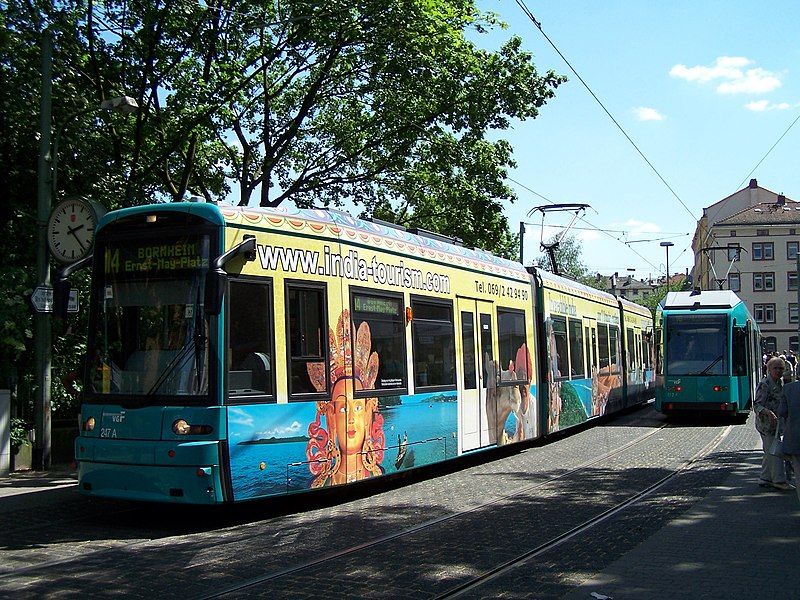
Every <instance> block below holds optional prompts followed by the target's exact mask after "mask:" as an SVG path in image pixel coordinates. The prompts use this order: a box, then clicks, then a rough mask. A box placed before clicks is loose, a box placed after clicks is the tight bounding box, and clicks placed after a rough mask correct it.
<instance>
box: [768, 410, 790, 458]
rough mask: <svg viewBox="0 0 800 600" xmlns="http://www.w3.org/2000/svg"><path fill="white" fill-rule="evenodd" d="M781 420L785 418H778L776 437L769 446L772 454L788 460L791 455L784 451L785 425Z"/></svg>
mask: <svg viewBox="0 0 800 600" xmlns="http://www.w3.org/2000/svg"><path fill="white" fill-rule="evenodd" d="M781 421H783V419H778V425H777V427H776V428H775V438H774V439H773V440H772V444H771V445H770V447H769V453H770V454H771V455H772V456H777V457H778V458H782V459H784V460H788V459H789V456H787V455H786V454H784V453H783V427H782V426H781V425H782V423H781Z"/></svg>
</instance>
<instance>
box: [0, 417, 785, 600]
mask: <svg viewBox="0 0 800 600" xmlns="http://www.w3.org/2000/svg"><path fill="white" fill-rule="evenodd" d="M664 424H665V421H664V418H663V417H662V416H660V415H657V414H655V413H654V412H653V410H652V408H651V407H650V406H647V407H645V408H643V409H641V410H638V411H635V412H632V413H630V414H627V415H623V416H621V417H618V418H616V419H613V420H610V421H606V422H604V423H602V424H600V425H599V426H596V427H593V428H589V429H585V430H583V431H579V432H577V433H576V434H573V435H570V436H566V437H563V438H561V439H557V440H555V441H552V442H550V443H548V444H544V445H536V446H534V447H530V448H527V449H525V450H524V451H522V452H515V453H509V454H507V455H505V456H502V457H501V458H498V459H496V460H491V461H483V462H482V461H481V460H480V458H479V457H475V458H473V459H471V460H470V461H465V462H463V463H462V464H461V465H460V466H461V467H465V468H462V469H461V470H457V471H453V472H450V473H449V474H446V475H441V476H438V477H433V478H429V479H421V478H420V477H418V476H417V477H415V478H414V480H413V481H412V482H411V483H410V484H408V485H403V486H397V485H395V486H393V487H392V488H390V489H387V488H386V486H383V487H381V488H377V487H376V486H372V485H367V486H359V489H357V490H349V492H355V491H357V492H358V493H359V497H353V496H352V494H350V498H349V499H347V500H346V501H345V499H344V498H342V496H341V494H309V495H305V496H302V497H294V498H292V499H290V500H289V501H285V502H254V503H248V504H242V505H237V506H233V507H225V509H226V510H209V509H201V508H192V507H188V508H187V507H176V506H161V505H138V504H132V503H122V502H114V501H100V500H95V499H86V498H83V497H81V496H79V495H78V494H77V491H76V488H75V486H74V485H72V486H70V485H69V481H68V480H67V481H66V483H65V484H64V487H57V486H56V487H46V488H45V489H42V490H41V491H33V490H31V491H30V493H24V494H23V493H18V494H14V495H11V494H5V493H4V488H3V482H2V481H0V531H2V532H3V533H2V536H0V596H3V595H5V594H8V593H12V592H13V594H14V596H15V597H42V596H50V597H60V596H64V597H71V596H75V595H78V594H81V595H83V594H90V595H100V596H105V595H109V596H111V595H121V594H125V595H130V596H135V597H143V596H149V595H158V596H166V597H170V598H201V597H204V596H206V595H211V594H215V593H217V592H220V591H223V590H226V589H228V588H231V587H234V586H237V585H238V584H240V583H241V582H243V581H248V580H254V579H258V578H265V577H266V578H267V579H266V580H263V581H261V582H259V583H256V584H255V585H253V586H252V587H249V588H247V589H244V590H239V591H235V592H233V593H231V594H228V596H229V597H240V596H241V597H243V596H248V597H251V596H255V597H270V598H276V597H278V598H280V597H286V598H303V597H306V596H308V597H311V596H313V597H319V596H321V595H330V596H333V597H337V598H338V597H359V598H362V597H369V598H384V597H392V598H433V597H436V596H437V595H440V594H445V593H447V592H448V590H451V589H452V588H453V587H454V586H457V585H459V584H462V583H465V582H468V581H469V580H470V579H471V578H472V577H474V576H476V575H479V574H481V573H482V572H484V571H485V570H487V569H491V568H492V567H493V566H496V565H498V564H500V563H502V562H503V561H506V560H512V559H513V558H515V557H516V556H518V555H520V554H521V553H523V552H525V551H527V550H530V549H532V548H536V547H537V546H539V545H540V544H543V543H545V542H547V541H548V540H550V539H552V538H553V537H555V536H557V535H559V534H561V533H563V532H565V531H567V530H569V529H570V528H571V527H574V526H575V525H578V524H580V523H581V522H583V521H584V520H585V519H587V518H589V517H592V516H596V515H597V514H599V513H601V512H602V511H604V510H606V509H607V508H609V507H612V506H614V505H616V504H617V503H618V502H620V501H622V500H624V499H625V498H627V497H628V496H629V495H630V494H631V493H635V492H636V491H637V490H640V489H643V488H644V487H646V486H647V485H648V484H651V483H654V482H656V481H658V480H660V479H662V478H663V477H664V476H665V475H667V474H669V473H670V472H672V471H673V470H674V469H677V468H680V467H681V466H682V465H684V464H685V462H686V461H687V460H689V459H690V458H691V457H692V456H694V455H695V454H696V453H698V452H699V451H701V450H702V449H703V448H705V447H706V446H707V445H708V444H709V442H710V441H711V440H713V439H715V438H716V437H717V436H719V435H720V434H721V433H723V432H725V431H726V430H727V429H728V426H729V423H728V422H725V421H720V420H716V421H714V420H702V421H697V420H695V421H691V420H685V421H681V422H678V423H677V424H675V425H674V426H671V427H666V428H661V427H662V426H663V425H664ZM647 434H652V435H649V436H648V435H647ZM645 436H646V437H645ZM757 437H758V436H757V435H756V433H755V431H754V429H753V427H752V424H747V425H736V426H733V427H732V428H730V431H728V435H727V436H726V437H724V438H723V439H722V440H721V442H720V443H719V445H718V446H717V447H716V449H715V450H714V452H713V454H711V455H710V456H708V457H706V458H704V459H703V460H700V461H699V462H698V463H697V464H695V465H693V467H692V468H690V469H687V470H685V471H683V472H681V474H680V475H678V476H677V477H675V478H674V479H673V480H671V481H670V482H669V483H668V484H667V485H666V486H665V487H663V488H660V489H658V490H657V491H656V492H655V493H653V494H652V495H650V496H647V497H645V498H644V499H642V500H641V501H640V502H638V503H637V504H636V505H635V506H634V507H633V508H632V509H630V510H627V511H625V512H623V513H621V514H620V515H618V516H616V517H614V518H611V519H608V520H607V521H604V522H603V523H601V524H599V525H597V526H596V527H595V528H593V529H592V530H590V531H588V532H586V533H585V534H583V535H580V536H576V537H574V538H572V539H570V540H569V541H567V542H565V543H563V544H561V545H559V546H557V547H555V548H553V549H552V550H551V551H549V552H546V553H544V554H541V555H538V556H536V557H535V558H534V559H532V560H530V561H528V562H526V563H524V564H522V565H520V566H519V567H518V568H514V569H511V570H509V571H508V572H506V573H504V574H503V575H502V576H500V577H497V578H495V579H492V580H490V581H488V582H486V583H485V584H484V585H483V586H481V587H478V588H476V589H474V590H469V591H467V592H465V593H464V596H465V597H486V598H491V597H504V598H518V597H519V598H521V597H525V598H559V597H563V596H564V595H566V594H572V595H573V597H575V598H578V597H580V598H590V597H591V596H590V593H591V592H592V591H598V592H602V593H608V592H607V591H603V590H611V589H613V590H616V591H619V592H622V593H623V596H617V600H618V599H619V597H625V598H629V597H642V598H644V597H653V596H650V595H649V594H650V592H651V591H653V590H654V589H656V588H657V586H655V584H649V583H647V581H645V580H640V579H635V580H634V579H632V574H631V573H630V572H628V571H627V569H626V564H627V562H630V563H631V564H634V565H636V564H638V565H639V568H642V569H643V568H644V567H645V566H647V565H650V563H651V562H653V563H654V564H660V563H659V560H660V561H661V563H666V564H673V563H676V564H677V562H679V561H677V559H676V557H675V555H676V554H680V553H681V548H682V542H681V540H680V533H681V532H683V531H686V529H681V528H680V527H678V533H677V534H673V537H672V538H669V540H668V541H669V544H668V546H667V547H668V549H669V552H670V554H669V555H668V556H666V557H665V556H663V555H659V554H658V549H657V548H654V549H650V550H649V552H650V553H651V554H650V555H649V556H650V558H642V557H639V556H638V554H637V553H639V552H641V553H643V552H646V551H645V550H640V548H647V545H648V544H652V543H653V542H652V540H654V539H661V538H663V539H665V540H667V538H666V537H665V536H667V534H668V532H670V531H672V530H674V529H675V527H676V524H679V523H683V522H684V521H685V520H686V519H695V518H696V517H693V516H691V515H694V514H695V513H696V512H697V511H698V510H700V509H699V508H698V507H701V506H702V505H703V503H704V502H707V501H708V498H716V499H717V500H716V501H717V502H719V503H722V500H728V501H731V502H728V504H731V503H732V500H733V499H734V498H732V497H731V494H733V493H735V494H736V496H735V500H736V501H737V502H738V503H739V505H742V504H745V505H747V506H749V505H750V503H751V502H750V501H751V500H752V499H753V498H754V499H755V500H756V501H759V502H766V503H767V504H766V507H767V508H769V507H770V506H771V505H772V504H771V503H774V502H782V503H783V505H782V506H783V507H784V509H785V510H786V512H787V513H788V514H789V515H791V513H792V510H795V511H796V510H797V508H798V507H797V506H796V503H797V498H796V497H791V498H790V497H789V496H790V495H787V494H778V493H777V492H775V493H768V492H764V491H762V490H761V488H758V486H757V485H755V483H754V481H755V479H757V475H758V470H757V469H758V462H759V460H760V451H758V452H755V451H754V448H755V447H756V443H757ZM635 440H639V442H638V443H636V444H633V445H630V446H629V447H627V448H625V449H623V450H621V451H619V452H618V453H614V452H615V451H616V450H619V449H620V448H623V447H624V446H625V445H626V444H630V443H631V442H633V441H635ZM607 453H611V454H609V456H607V457H606V458H605V459H604V460H603V461H601V462H597V463H595V464H592V465H589V466H586V467H585V468H583V469H580V470H579V471H576V472H575V473H570V470H572V469H575V468H577V467H579V466H581V465H584V464H585V463H586V462H587V461H588V460H589V459H591V458H593V457H598V456H603V455H605V454H607ZM558 475H561V477H559V478H557V479H553V477H555V476H558ZM737 477H738V479H736V478H737ZM732 479H736V481H737V482H738V483H736V485H735V486H729V485H728V482H729V481H731V480H732ZM20 487H23V486H20ZM34 489H35V488H34ZM376 490H377V492H376ZM6 491H7V490H6ZM751 497H752V498H751ZM793 502H794V504H793ZM715 506H720V504H716V505H715ZM470 508H473V509H474V510H472V511H470V512H461V511H464V510H466V509H470ZM725 508H729V507H728V506H727V505H725ZM734 508H735V505H734ZM762 508H763V507H762ZM731 510H732V512H733V513H734V516H735V515H736V514H738V512H737V511H736V510H733V509H731ZM693 511H694V512H693ZM712 516H713V515H712ZM445 518H446V519H445ZM726 518H727V520H726V523H727V522H729V521H730V519H731V516H730V515H727V517H726ZM786 518H787V519H791V516H786ZM437 519H445V520H442V521H440V522H438V523H436V524H434V525H432V526H431V527H419V526H420V525H423V524H425V523H428V522H430V521H432V520H437ZM700 520H701V521H702V522H703V523H708V522H711V521H712V520H713V519H711V518H710V517H709V518H705V519H700ZM798 523H800V518H799V517H798V516H795V517H794V518H793V520H790V521H789V524H790V528H789V531H788V532H786V531H784V533H786V535H787V536H788V538H787V539H789V540H790V541H791V540H794V548H795V551H796V549H797V547H798V546H797V542H798V541H800V534H798V529H799V528H798ZM414 527H419V529H417V530H415V531H413V532H410V533H408V534H407V535H403V536H399V537H397V536H396V534H397V533H398V532H402V531H406V530H408V529H410V528H414ZM791 527H794V529H791ZM693 535H694V534H693ZM391 536H395V537H393V538H392V537H391ZM792 536H795V537H792ZM386 538H389V539H386ZM695 541H697V540H695ZM373 542H374V543H373ZM359 544H363V545H364V547H363V548H362V549H361V550H360V551H356V552H351V553H347V554H341V555H339V554H337V553H341V551H343V550H345V549H348V548H351V547H353V546H357V545H359ZM787 545H788V543H787ZM687 547H688V540H687ZM712 550H716V548H713V545H712V547H710V548H709V552H711V551H712ZM725 550H726V553H727V554H726V556H727V555H731V556H732V561H733V562H732V563H731V564H732V565H741V564H743V562H742V560H743V558H742V557H741V556H737V552H738V554H739V555H742V554H744V555H745V558H746V557H747V552H746V551H745V550H744V549H742V548H736V547H732V548H725ZM652 553H655V554H652ZM645 556H647V555H645ZM654 557H655V558H654ZM637 560H638V563H637V562H636V561H637ZM692 561H693V562H692V564H693V565H695V567H687V569H689V571H691V573H692V574H696V573H697V572H701V573H702V572H703V567H704V564H705V562H708V563H709V564H714V565H716V566H718V567H720V568H722V567H723V566H724V565H719V564H718V563H719V561H720V559H719V558H715V559H714V560H713V561H712V559H711V557H710V556H709V557H704V554H703V550H702V549H698V550H696V551H695V556H694V558H693V559H692ZM795 564H796V555H795ZM299 565H309V566H307V567H306V568H303V569H295V567H297V566H299ZM697 565H699V566H697ZM692 569H694V571H692ZM649 572H650V574H649V576H648V577H649V578H650V579H652V580H654V581H655V582H658V581H662V580H664V579H665V578H662V577H661V576H660V574H659V571H658V569H655V568H653V567H651V568H650V569H649ZM675 573H676V575H675V577H673V579H674V584H673V587H674V588H675V589H676V590H680V589H683V590H684V591H687V590H689V589H694V588H691V586H689V584H688V582H690V581H691V577H687V576H685V575H684V576H682V572H681V571H680V569H678V570H676V572H675ZM271 575H272V577H270V576H271ZM667 579H668V578H667ZM634 581H635V582H636V583H635V584H634V583H633V582H634ZM678 584H680V585H678ZM681 585H682V586H683V588H681V587H680V586H681ZM648 586H649V587H648ZM675 586H677V587H675ZM767 588H769V585H767ZM784 589H785V588H784ZM716 591H719V588H717V589H716ZM637 594H638V596H637ZM609 595H614V594H609ZM669 597H670V598H675V597H687V598H691V597H695V596H693V595H691V594H690V595H686V596H681V595H680V593H678V595H677V596H676V595H674V593H673V595H671V596H669ZM707 597H723V596H722V595H719V596H714V595H713V594H712V595H711V596H707ZM730 597H737V596H736V595H733V596H730ZM747 597H748V598H751V597H758V596H752V595H748V596H747ZM763 597H766V596H763ZM769 597H770V598H771V599H773V600H774V599H776V598H781V597H782V596H781V595H780V594H779V593H778V594H775V593H773V594H771V595H770V596H769ZM785 597H789V596H785Z"/></svg>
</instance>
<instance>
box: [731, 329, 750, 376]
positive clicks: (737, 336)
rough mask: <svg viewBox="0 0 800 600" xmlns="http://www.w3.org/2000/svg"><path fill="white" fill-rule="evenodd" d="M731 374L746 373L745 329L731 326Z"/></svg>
mask: <svg viewBox="0 0 800 600" xmlns="http://www.w3.org/2000/svg"><path fill="white" fill-rule="evenodd" d="M733 374H734V375H739V376H741V375H747V329H746V328H745V327H734V328H733Z"/></svg>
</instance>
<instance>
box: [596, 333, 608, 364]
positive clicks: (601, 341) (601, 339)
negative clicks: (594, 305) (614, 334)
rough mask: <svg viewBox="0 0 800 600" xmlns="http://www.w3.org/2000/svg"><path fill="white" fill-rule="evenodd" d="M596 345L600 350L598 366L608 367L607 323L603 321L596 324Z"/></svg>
mask: <svg viewBox="0 0 800 600" xmlns="http://www.w3.org/2000/svg"><path fill="white" fill-rule="evenodd" d="M597 345H598V348H599V350H600V362H599V367H600V368H601V369H608V366H609V362H608V358H609V356H608V325H604V324H603V323H598V324H597Z"/></svg>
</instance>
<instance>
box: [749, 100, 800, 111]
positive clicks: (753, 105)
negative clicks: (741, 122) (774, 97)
mask: <svg viewBox="0 0 800 600" xmlns="http://www.w3.org/2000/svg"><path fill="white" fill-rule="evenodd" d="M795 106H798V105H797V104H796V105H795ZM744 107H745V108H746V109H747V110H752V111H753V112H764V111H766V110H788V109H790V108H793V107H792V105H791V104H789V103H788V102H778V103H771V102H770V101H769V100H757V101H755V102H748V103H747V104H745V105H744Z"/></svg>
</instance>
